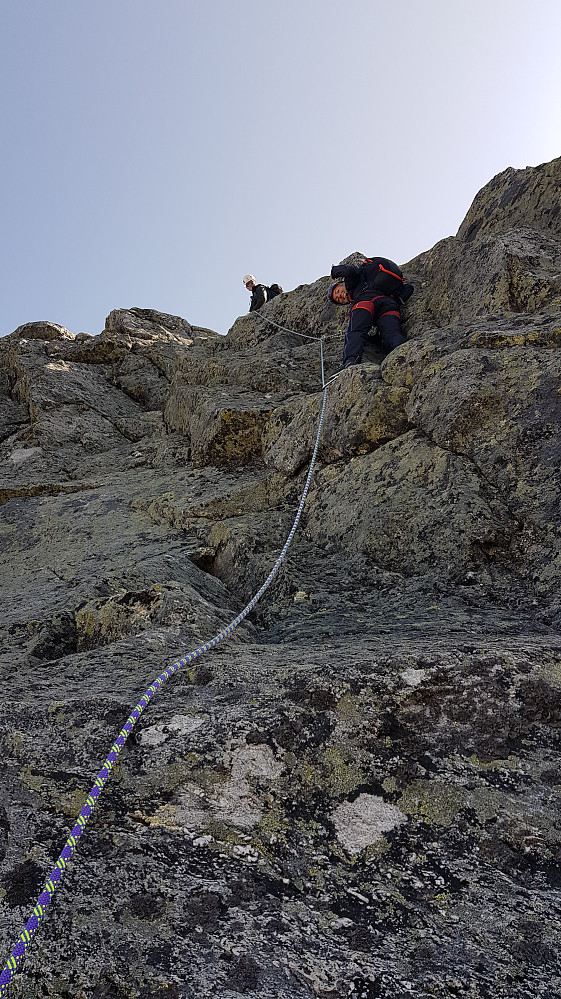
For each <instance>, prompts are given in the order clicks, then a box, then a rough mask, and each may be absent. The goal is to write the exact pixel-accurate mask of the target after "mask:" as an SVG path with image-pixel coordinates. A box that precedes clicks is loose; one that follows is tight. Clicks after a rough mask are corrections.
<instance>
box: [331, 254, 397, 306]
mask: <svg viewBox="0 0 561 999" xmlns="http://www.w3.org/2000/svg"><path fill="white" fill-rule="evenodd" d="M331 277H332V278H342V280H343V281H344V282H345V287H346V289H347V291H348V293H349V296H350V298H351V300H352V301H353V302H360V301H362V300H367V299H369V298H373V297H374V296H375V295H390V296H391V297H392V298H395V299H398V300H401V301H402V302H405V301H406V300H407V299H408V298H409V296H410V295H411V294H412V293H413V286H412V285H410V284H409V285H406V284H404V281H403V273H402V271H401V269H400V268H399V267H398V265H397V264H396V263H394V261H393V260H388V258H387V257H369V259H368V260H365V261H364V263H363V264H361V265H360V267H355V266H353V265H352V264H335V265H334V266H333V267H332V268H331Z"/></svg>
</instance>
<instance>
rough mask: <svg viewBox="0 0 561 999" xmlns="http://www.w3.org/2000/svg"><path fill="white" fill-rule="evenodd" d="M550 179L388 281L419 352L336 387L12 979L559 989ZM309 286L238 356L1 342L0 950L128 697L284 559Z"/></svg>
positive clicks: (312, 991) (172, 340)
mask: <svg viewBox="0 0 561 999" xmlns="http://www.w3.org/2000/svg"><path fill="white" fill-rule="evenodd" d="M560 188H561V159H559V160H555V161H554V162H552V163H550V164H546V165H544V166H541V167H537V168H529V169H527V170H522V171H516V170H510V169H509V170H506V171H505V172H504V173H503V174H500V175H499V176H498V177H496V178H494V180H492V181H491V183H490V184H488V185H487V187H485V188H484V189H483V190H482V191H481V192H480V193H479V194H478V195H477V197H476V198H475V201H474V203H473V205H472V207H471V209H470V211H469V212H468V215H467V217H466V219H465V221H464V223H463V224H462V226H461V227H460V229H459V231H458V234H457V236H455V237H451V238H450V239H446V240H443V241H442V242H440V243H438V244H437V245H436V246H435V247H434V248H433V249H432V250H429V251H427V252H426V253H423V254H421V255H420V256H419V257H417V258H415V260H413V261H411V262H410V263H409V264H406V265H404V268H405V272H406V274H407V276H408V278H410V279H411V280H413V282H414V283H415V285H416V293H415V295H414V296H413V298H412V299H411V301H410V303H408V306H407V309H406V315H405V321H406V330H407V333H408V341H407V343H406V344H404V345H403V346H402V347H400V348H398V349H397V350H395V351H393V352H392V353H391V354H390V355H389V356H388V357H387V358H385V359H384V358H383V356H382V354H381V353H380V350H379V345H377V344H376V342H375V341H373V343H372V347H371V348H369V351H368V354H367V358H366V362H365V363H363V364H362V365H361V366H359V367H355V368H351V369H347V370H346V371H344V372H343V373H341V374H340V375H339V377H338V378H337V379H336V380H335V381H333V382H332V383H331V384H330V386H329V387H328V390H327V407H326V414H325V420H324V427H323V433H322V436H321V441H320V446H319V454H318V464H317V470H316V472H315V474H314V478H313V482H312V487H311V490H310V494H309V497H308V501H307V504H306V508H305V512H304V515H303V519H302V523H301V526H300V528H299V530H298V532H297V534H296V536H295V539H294V541H293V543H292V546H291V548H290V550H289V554H288V556H287V558H286V560H285V562H284V563H283V565H282V567H281V570H280V572H279V574H278V576H277V578H276V580H275V582H274V583H273V586H272V587H271V589H270V590H269V591H268V592H267V594H266V595H265V596H264V597H263V599H262V601H261V603H260V604H258V605H257V608H256V610H255V611H254V612H253V613H252V615H251V616H250V618H248V619H247V620H246V621H245V622H244V623H243V624H242V625H241V626H240V627H239V629H238V630H237V631H235V632H234V634H233V636H232V638H231V639H229V640H228V641H227V642H225V643H224V644H222V645H220V646H219V647H218V648H217V649H215V650H214V651H213V652H211V653H209V654H207V655H206V656H205V657H202V658H201V659H199V660H197V664H196V665H195V666H194V667H193V668H185V669H183V670H182V671H180V672H179V673H178V674H176V675H175V676H174V677H173V678H172V679H171V680H170V681H169V683H168V684H167V685H166V686H165V687H164V688H163V690H162V691H161V692H160V693H159V694H158V696H157V697H156V698H155V699H154V701H153V702H152V703H151V704H150V706H149V708H148V709H147V711H146V712H145V714H144V715H143V716H142V719H141V721H140V722H139V724H138V726H137V728H136V729H135V735H134V737H133V738H131V739H130V740H129V742H128V743H127V746H126V748H125V750H124V751H123V754H122V755H121V758H120V762H119V764H118V765H117V767H116V768H115V770H114V772H113V774H112V777H111V780H110V782H109V783H108V785H107V788H106V790H105V792H104V794H103V796H102V798H101V799H100V803H99V805H98V807H97V809H96V810H95V812H94V815H93V817H92V819H91V821H90V823H89V825H88V827H87V829H86V831H85V833H84V835H83V837H82V839H81V841H80V844H79V848H78V851H77V854H76V857H75V859H74V860H73V862H72V864H71V867H70V869H69V871H68V873H67V874H66V875H65V878H64V880H63V881H62V883H61V885H60V887H59V888H58V890H57V893H56V895H55V898H54V900H53V902H52V904H51V906H50V909H49V912H48V914H47V916H46V917H45V920H44V922H43V924H42V925H41V928H40V930H39V932H38V934H37V937H36V939H35V940H34V942H33V944H32V946H31V947H30V950H29V953H28V955H27V956H26V958H25V962H24V965H23V967H22V969H21V971H20V972H19V973H18V975H17V976H16V979H15V981H14V986H13V989H14V992H13V994H14V995H24V996H25V997H29V999H36V997H37V999H38V997H40V996H46V995H49V996H52V997H56V999H90V997H92V999H137V997H142V999H150V997H156V996H162V995H165V996H169V997H170V999H180V997H185V999H191V997H194V996H197V997H203V999H204V997H211V996H212V997H220V999H222V997H223V999H233V997H236V996H238V995H240V994H243V995H249V996H255V997H256V999H270V997H272V996H275V997H285V999H304V997H309V996H320V997H322V996H323V997H330V999H336V997H337V999H338V997H341V999H343V997H348V996H351V997H357V999H386V997H388V999H389V997H390V996H391V997H392V999H396V997H402V996H403V997H404V996H418V997H427V999H428V997H442V999H448V997H451V996H469V997H474V999H475V997H484V996H488V997H490V999H491V997H492V999H522V997H530V996H532V997H544V999H545V997H550V996H553V995H555V994H558V993H559V991H560V988H561V976H560V973H559V968H558V959H557V954H558V950H559V944H560V940H561V894H560V889H561V823H560V819H559V794H560V791H561V767H560V764H559V733H560V727H561V636H560V630H561V602H560V597H559V592H560V584H561V530H560V510H559V506H560V497H561V484H560V472H559V467H560V463H561V351H560V347H561V215H560V212H559V205H560V196H561V189H560ZM365 249H366V250H368V251H370V250H376V251H378V252H382V251H383V247H382V248H376V247H374V248H371V247H366V248H365ZM349 259H354V256H353V258H349ZM327 284H328V279H327V278H320V279H319V280H318V281H316V282H315V283H314V284H312V285H309V286H302V287H300V288H297V289H296V290H295V291H293V292H290V293H288V294H284V295H282V296H280V297H279V298H277V299H275V300H273V301H272V302H271V303H269V304H267V305H266V306H265V307H264V309H263V312H262V315H261V316H256V315H254V314H251V315H246V316H243V317H242V318H240V319H238V320H237V322H236V323H235V324H234V326H233V327H232V329H231V330H230V332H229V334H228V336H227V337H226V338H223V337H219V336H217V335H215V334H214V333H213V332H212V331H209V330H202V329H200V328H196V327H192V326H191V325H190V324H189V323H188V322H186V321H185V320H183V319H180V318H178V317H174V316H169V315H166V314H163V313H159V312H155V311H152V310H146V309H137V308H135V309H130V310H124V309H119V310H116V311H114V312H112V313H111V314H110V315H109V316H108V319H107V322H106V328H105V330H104V331H103V332H102V333H101V334H100V335H99V336H96V337H89V336H87V335H86V334H80V335H79V336H77V337H74V336H73V334H71V333H70V332H69V331H68V330H65V329H64V328H63V327H60V326H57V325H56V324H54V323H47V322H41V323H27V324H26V325H24V326H21V327H19V329H18V330H16V331H15V333H13V334H11V336H8V337H5V338H4V339H3V340H0V440H1V456H0V457H1V474H0V499H1V502H2V510H1V514H2V533H1V543H2V558H3V563H4V572H3V585H2V593H1V599H2V602H3V608H2V615H1V621H2V623H1V625H0V627H1V630H2V638H3V642H2V658H1V661H0V662H1V670H2V685H3V692H4V697H3V703H2V708H1V712H2V726H1V730H0V739H1V754H2V760H3V765H4V768H5V770H4V779H3V780H2V783H1V792H0V861H1V868H0V871H1V880H0V900H1V903H2V907H1V917H0V929H1V935H2V940H3V946H4V949H5V953H6V956H7V955H8V953H9V951H10V950H11V947H12V945H13V943H14V942H15V940H16V939H17V937H18V935H19V933H20V931H21V929H22V927H23V924H24V922H25V921H26V919H27V918H28V916H29V914H30V912H31V910H32V908H33V906H34V904H35V900H36V898H37V895H38V893H39V891H40V890H41V887H42V885H43V882H44V879H45V877H46V875H47V874H48V872H49V871H50V870H51V868H52V866H53V863H54V861H55V860H56V857H57V856H58V853H59V852H60V849H61V848H62V845H63V843H64V841H65V839H66V836H67V834H68V830H69V828H70V827H71V826H72V824H73V822H74V820H75V817H76V816H77V814H78V813H79V811H80V809H81V807H82V805H83V803H84V800H85V797H86V795H87V793H88V791H89V788H90V787H91V785H92V782H93V780H94V778H95V776H96V774H97V772H98V770H99V767H100V765H101V763H102V761H103V759H104V758H105V755H106V753H107V751H108V749H109V747H110V746H111V743H112V742H113V740H114V737H115V735H116V733H117V732H118V731H119V729H120V728H121V726H122V724H123V722H124V720H125V719H126V717H127V715H128V714H129V711H130V709H131V707H132V706H133V705H134V704H135V703H136V701H137V700H138V698H139V696H140V695H141V694H142V693H143V692H144V690H145V689H146V688H147V687H148V686H149V684H150V683H151V682H152V680H153V679H154V677H156V676H157V675H158V674H159V673H161V672H162V671H163V669H164V668H165V666H166V665H168V664H169V663H170V662H173V661H174V660H176V659H177V658H179V657H181V656H184V655H185V654H186V652H188V651H190V650H191V649H194V648H196V647H197V646H199V645H200V644H201V643H203V642H205V641H207V640H208V639H209V638H211V637H212V636H213V635H214V634H216V633H217V632H218V631H220V630H221V629H222V627H224V626H225V625H226V624H228V622H229V621H230V620H231V619H232V618H234V617H235V616H236V614H237V613H238V612H239V610H240V609H241V608H242V607H243V606H244V604H245V603H246V602H247V601H248V600H249V599H250V597H251V596H252V595H253V593H254V592H255V591H256V590H257V589H258V588H259V586H260V585H261V584H262V582H263V580H264V579H265V578H266V577H267V575H268V573H269V571H270V569H271V567H272V565H273V563H274V562H275V560H276V558H277V556H278V553H279V551H280V549H281V548H282V546H283V544H284V541H285V539H286V537H287V535H288V532H289V530H290V527H291V525H292V522H293V518H294V514H295V511H296V508H297V506H298V501H299V497H300V495H301V492H302V488H303V484H304V480H305V477H306V474H307V468H308V463H309V460H310V456H311V453H312V449H313V446H314V441H315V437H316V431H317V425H318V419H319V413H320V409H321V403H322V392H321V366H320V352H319V343H318V341H314V340H312V339H308V338H307V337H310V336H312V337H320V336H321V337H323V338H324V347H325V357H324V362H325V367H326V370H327V372H328V373H331V372H333V371H334V370H336V368H337V367H338V365H339V357H340V354H341V347H342V332H341V331H342V330H343V329H344V316H343V315H342V310H339V311H337V310H336V309H335V307H333V306H331V305H329V304H328V303H327V304H326V296H325V292H326V288H327ZM289 330H293V331H296V333H294V332H288V331H289ZM296 334H301V335H296Z"/></svg>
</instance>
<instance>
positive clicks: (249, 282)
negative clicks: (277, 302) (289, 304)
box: [243, 274, 282, 312]
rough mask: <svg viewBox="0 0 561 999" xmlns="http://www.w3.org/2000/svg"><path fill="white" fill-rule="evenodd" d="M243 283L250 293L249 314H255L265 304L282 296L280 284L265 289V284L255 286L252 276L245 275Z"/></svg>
mask: <svg viewBox="0 0 561 999" xmlns="http://www.w3.org/2000/svg"><path fill="white" fill-rule="evenodd" d="M243 283H244V285H245V286H246V288H247V290H248V291H250V292H251V302H250V303H249V311H250V312H256V311H257V309H260V308H261V306H262V305H265V302H270V300H271V299H272V298H276V297H277V295H282V288H281V286H280V284H272V285H271V286H270V287H267V285H266V284H257V282H256V280H255V278H254V277H253V274H246V275H245V277H244V279H243Z"/></svg>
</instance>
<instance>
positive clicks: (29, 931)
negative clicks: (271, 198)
mask: <svg viewBox="0 0 561 999" xmlns="http://www.w3.org/2000/svg"><path fill="white" fill-rule="evenodd" d="M320 346H321V341H320ZM322 367H323V353H322ZM322 381H323V376H322ZM326 401H327V387H326V385H325V383H324V385H323V404H322V407H321V413H320V418H319V426H318V432H317V437H316V443H315V446H314V450H313V454H312V458H311V462H310V467H309V469H308V475H307V478H306V483H305V485H304V491H303V493H302V497H301V499H300V505H299V507H298V510H297V513H296V517H295V519H294V523H293V525H292V528H291V530H290V534H289V535H288V537H287V539H286V541H285V543H284V547H283V549H282V551H281V553H280V555H279V557H278V559H277V561H276V562H275V564H274V566H273V568H272V569H271V571H270V573H269V575H268V576H267V579H266V580H265V582H264V583H263V585H262V586H261V588H260V589H259V590H258V591H257V593H256V594H255V596H253V597H252V598H251V600H250V601H249V603H248V604H247V606H246V607H244V609H243V610H242V611H240V613H239V614H238V616H237V617H235V618H234V620H233V621H231V622H230V624H229V625H228V626H227V627H226V628H224V630H223V631H220V632H219V633H218V634H217V635H215V636H214V638H211V639H210V641H208V642H205V644H204V645H201V646H199V648H198V649H195V650H194V651H193V652H189V653H188V654H187V655H186V656H184V657H183V658H182V659H178V660H177V661H176V662H174V663H172V664H171V666H168V668H167V669H165V670H164V672H163V673H160V675H159V676H158V677H157V678H156V679H155V680H154V682H153V683H152V684H151V685H150V687H148V690H147V691H146V692H145V693H144V694H143V695H142V697H141V698H140V700H139V702H138V704H136V705H135V707H134V708H133V709H132V711H131V713H130V715H129V717H128V718H127V720H126V722H125V724H124V725H123V727H122V729H121V731H120V732H119V734H118V736H117V738H116V739H115V742H114V743H113V745H112V746H111V749H110V750H109V754H108V756H107V759H106V760H105V763H104V764H103V766H102V768H101V770H100V771H99V773H98V775H97V777H96V779H95V781H94V785H93V787H92V789H91V791H90V793H89V794H88V797H87V798H86V803H85V805H84V807H83V808H82V811H81V812H80V814H79V816H78V818H77V820H76V824H75V826H74V828H73V829H72V831H71V833H70V836H69V837H68V839H67V840H66V843H65V844H64V848H63V850H62V853H61V854H60V857H59V858H58V860H57V862H56V864H55V866H54V867H53V870H52V871H51V873H50V874H49V877H48V878H47V880H46V882H45V885H44V887H43V891H42V892H41V894H40V895H39V898H38V899H37V904H36V906H35V908H34V909H33V913H32V915H31V917H30V918H29V919H28V921H27V923H26V924H25V928H24V930H23V932H22V933H21V934H20V936H19V939H18V941H17V943H16V945H15V947H14V949H13V950H12V953H11V954H10V957H9V958H8V960H7V961H6V964H5V965H4V970H3V971H2V974H0V997H2V996H5V995H6V994H7V991H8V987H9V985H10V982H11V981H12V978H13V977H14V975H15V973H16V972H17V970H18V968H19V966H20V964H21V962H22V960H23V958H24V957H25V954H26V952H27V948H28V947H29V945H30V943H31V941H32V940H33V937H34V936H35V933H36V932H37V929H38V928H39V924H40V923H41V920H42V918H43V916H44V915H45V912H46V911H47V907H48V905H49V902H50V901H51V899H52V897H53V895H54V893H55V891H56V889H57V887H58V884H59V882H60V880H61V878H62V875H63V874H64V872H65V870H66V867H67V866H68V863H69V861H70V860H71V859H72V856H73V854H74V851H75V849H76V847H77V845H78V841H79V839H80V836H81V835H82V833H83V831H84V829H85V828H86V824H87V822H88V820H89V819H90V817H91V814H92V812H93V810H94V808H95V806H96V804H97V801H98V799H99V797H100V795H101V792H102V791H103V788H104V787H105V785H106V783H107V781H108V780H109V777H110V774H111V771H112V769H113V767H114V766H115V764H116V762H117V760H118V758H119V754H120V752H121V750H122V748H123V746H124V745H125V742H126V741H127V739H128V737H129V735H130V734H131V732H132V730H133V728H134V726H135V725H136V723H137V721H138V719H139V718H140V716H141V714H142V712H143V711H144V709H145V708H147V707H148V705H149V703H150V701H151V700H152V698H153V697H154V694H157V693H158V691H159V690H160V688H161V687H162V686H163V685H164V683H165V682H166V680H169V678H170V677H171V676H173V674H174V673H176V672H177V670H178V669H180V668H181V667H182V666H187V665H188V663H192V662H193V661H194V660H195V659H198V657H199V656H202V655H203V653H205V652H209V651H210V649H214V648H215V647H216V646H217V645H219V644H220V642H223V641H224V639H225V638H228V637H229V636H230V635H231V634H232V632H233V631H234V630H235V629H236V628H237V627H238V625H239V624H241V622H242V621H243V620H244V618H246V617H247V615H248V614H249V613H250V611H252V610H253V608H254V607H255V605H256V603H257V602H258V600H260V599H261V597H262V596H263V594H264V592H265V590H266V589H267V588H268V587H269V586H270V585H271V583H272V582H273V579H274V578H275V576H276V575H277V572H278V570H279V568H280V565H281V562H282V561H283V559H284V557H285V555H286V553H287V551H288V547H289V545H290V542H291V541H292V539H293V537H294V534H295V532H296V528H297V527H298V523H299V521H300V517H301V514H302V510H303V509H304V503H305V502H306V497H307V495H308V490H309V488H310V483H311V481H312V474H313V471H314V466H315V463H316V458H317V453H318V448H319V442H320V437H321V430H322V426H323V418H324V415H325V404H326Z"/></svg>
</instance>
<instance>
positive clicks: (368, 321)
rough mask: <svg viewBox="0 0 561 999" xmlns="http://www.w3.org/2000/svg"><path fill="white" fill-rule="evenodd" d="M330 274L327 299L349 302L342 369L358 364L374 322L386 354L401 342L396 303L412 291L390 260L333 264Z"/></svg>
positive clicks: (384, 258) (374, 258) (340, 302)
mask: <svg viewBox="0 0 561 999" xmlns="http://www.w3.org/2000/svg"><path fill="white" fill-rule="evenodd" d="M331 277H332V278H334V281H333V284H331V285H330V287H329V291H328V295H329V298H330V299H331V301H332V302H335V304H336V305H346V304H347V303H349V302H352V303H353V304H352V307H351V310H350V315H349V328H348V330H347V335H346V337H345V349H344V351H343V367H344V368H347V367H349V365H351V364H359V363H360V361H361V360H362V352H363V350H364V347H365V344H366V337H367V334H368V333H369V332H370V330H371V329H372V327H373V326H374V325H376V326H377V327H378V332H379V333H380V336H381V338H382V343H383V344H384V347H385V348H386V352H387V353H388V354H389V352H390V351H391V350H394V348H395V347H399V345H400V344H401V343H405V337H404V336H403V334H402V332H401V312H400V304H401V303H402V302H406V301H407V299H408V298H410V296H411V295H412V294H413V285H411V284H405V282H404V279H403V274H402V272H401V270H400V268H399V267H398V266H397V264H395V263H394V262H393V260H388V259H387V258H386V257H369V258H368V259H367V260H365V261H364V263H363V264H361V266H360V267H354V266H353V265H352V264H334V265H333V267H332V268H331Z"/></svg>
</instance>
